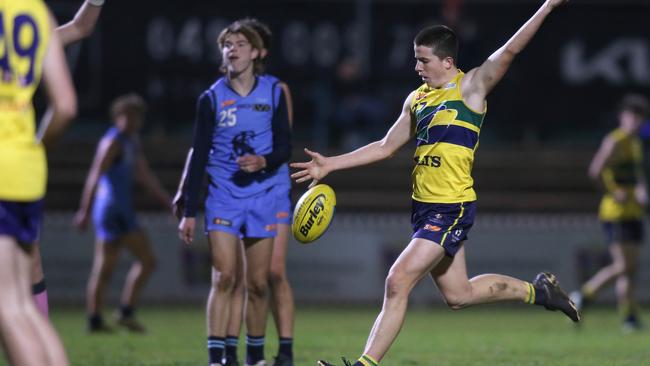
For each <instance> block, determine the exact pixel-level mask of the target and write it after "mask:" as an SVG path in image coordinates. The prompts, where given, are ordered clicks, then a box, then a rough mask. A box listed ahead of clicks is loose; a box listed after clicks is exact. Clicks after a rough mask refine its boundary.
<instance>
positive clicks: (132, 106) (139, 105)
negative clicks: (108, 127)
mask: <svg viewBox="0 0 650 366" xmlns="http://www.w3.org/2000/svg"><path fill="white" fill-rule="evenodd" d="M146 111H147V103H146V102H145V101H144V99H143V98H142V97H141V96H140V95H138V94H136V93H129V94H124V95H120V96H119V97H117V98H115V100H113V103H111V109H110V112H111V118H112V119H116V118H117V117H119V116H121V115H124V114H136V115H138V117H141V118H142V117H144V114H145V112H146Z"/></svg>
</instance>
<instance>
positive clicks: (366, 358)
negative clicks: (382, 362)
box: [355, 353, 379, 366]
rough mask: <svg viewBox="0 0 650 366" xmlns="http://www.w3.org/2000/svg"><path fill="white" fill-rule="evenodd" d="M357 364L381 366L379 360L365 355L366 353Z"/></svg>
mask: <svg viewBox="0 0 650 366" xmlns="http://www.w3.org/2000/svg"><path fill="white" fill-rule="evenodd" d="M357 363H359V364H361V365H363V366H378V365H379V362H378V361H377V360H375V359H374V358H372V357H371V356H370V355H368V354H365V353H364V354H363V355H362V356H361V357H360V358H359V361H357ZM355 365H356V364H355Z"/></svg>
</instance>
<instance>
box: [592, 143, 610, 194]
mask: <svg viewBox="0 0 650 366" xmlns="http://www.w3.org/2000/svg"><path fill="white" fill-rule="evenodd" d="M615 148H616V140H614V139H613V138H611V137H605V139H603V142H602V144H601V145H600V147H599V148H598V151H596V154H595V155H594V158H593V159H592V160H591V163H590V164H589V178H591V179H593V180H594V181H596V182H599V183H600V182H602V181H601V179H602V174H603V170H605V167H606V166H607V163H608V162H609V159H610V158H611V157H612V155H613V154H614V149H615Z"/></svg>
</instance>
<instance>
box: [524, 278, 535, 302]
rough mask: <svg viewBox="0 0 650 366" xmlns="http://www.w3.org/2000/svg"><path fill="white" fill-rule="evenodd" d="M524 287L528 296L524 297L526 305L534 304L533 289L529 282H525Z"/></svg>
mask: <svg viewBox="0 0 650 366" xmlns="http://www.w3.org/2000/svg"><path fill="white" fill-rule="evenodd" d="M526 285H527V286H528V295H527V296H526V304H531V305H532V304H534V303H535V287H534V286H533V284H532V283H530V282H526Z"/></svg>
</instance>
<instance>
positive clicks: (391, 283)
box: [386, 270, 408, 298]
mask: <svg viewBox="0 0 650 366" xmlns="http://www.w3.org/2000/svg"><path fill="white" fill-rule="evenodd" d="M407 289H408V284H407V282H406V278H405V276H403V275H402V274H401V273H400V272H399V271H393V270H391V271H390V273H388V277H386V298H394V297H398V296H400V295H403V294H404V293H407V292H408V291H407Z"/></svg>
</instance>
